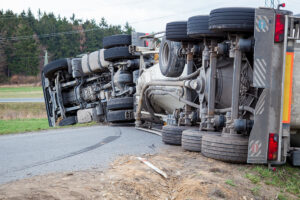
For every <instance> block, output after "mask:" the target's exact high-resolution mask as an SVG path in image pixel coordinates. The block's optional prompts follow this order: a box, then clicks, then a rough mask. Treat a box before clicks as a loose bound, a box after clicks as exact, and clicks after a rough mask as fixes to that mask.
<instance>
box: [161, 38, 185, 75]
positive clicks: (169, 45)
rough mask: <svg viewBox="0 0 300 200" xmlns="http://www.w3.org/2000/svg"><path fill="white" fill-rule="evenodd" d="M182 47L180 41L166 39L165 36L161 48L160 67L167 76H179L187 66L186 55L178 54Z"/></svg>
mask: <svg viewBox="0 0 300 200" xmlns="http://www.w3.org/2000/svg"><path fill="white" fill-rule="evenodd" d="M179 48H181V43H180V42H174V41H170V40H166V38H165V37H164V38H163V39H162V41H161V44H160V48H159V67H160V71H161V73H162V74H163V75H164V76H166V77H179V76H180V75H181V74H182V72H183V69H184V66H185V57H183V56H178V55H177V54H176V52H178V50H179Z"/></svg>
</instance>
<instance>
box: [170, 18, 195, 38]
mask: <svg viewBox="0 0 300 200" xmlns="http://www.w3.org/2000/svg"><path fill="white" fill-rule="evenodd" d="M166 39H167V40H170V41H175V42H184V41H193V40H195V39H193V38H190V37H189V36H188V35H187V22H186V21H177V22H169V23H167V26H166Z"/></svg>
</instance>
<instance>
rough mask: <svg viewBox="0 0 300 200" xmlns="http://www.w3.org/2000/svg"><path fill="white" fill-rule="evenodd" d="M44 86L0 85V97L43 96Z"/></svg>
mask: <svg viewBox="0 0 300 200" xmlns="http://www.w3.org/2000/svg"><path fill="white" fill-rule="evenodd" d="M42 97H43V90H42V87H32V86H21V87H0V98H42Z"/></svg>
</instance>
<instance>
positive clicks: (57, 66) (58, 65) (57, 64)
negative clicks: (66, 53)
mask: <svg viewBox="0 0 300 200" xmlns="http://www.w3.org/2000/svg"><path fill="white" fill-rule="evenodd" d="M60 70H67V71H68V59H67V58H62V59H59V60H55V61H53V62H50V63H49V64H47V65H46V66H45V67H44V69H43V72H44V75H45V77H46V78H48V79H52V78H54V74H55V72H57V71H60Z"/></svg>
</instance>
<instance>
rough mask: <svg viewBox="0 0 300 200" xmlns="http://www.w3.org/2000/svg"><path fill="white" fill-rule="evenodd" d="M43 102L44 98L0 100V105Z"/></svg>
mask: <svg viewBox="0 0 300 200" xmlns="http://www.w3.org/2000/svg"><path fill="white" fill-rule="evenodd" d="M24 102H33V103H39V102H44V98H0V103H24Z"/></svg>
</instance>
